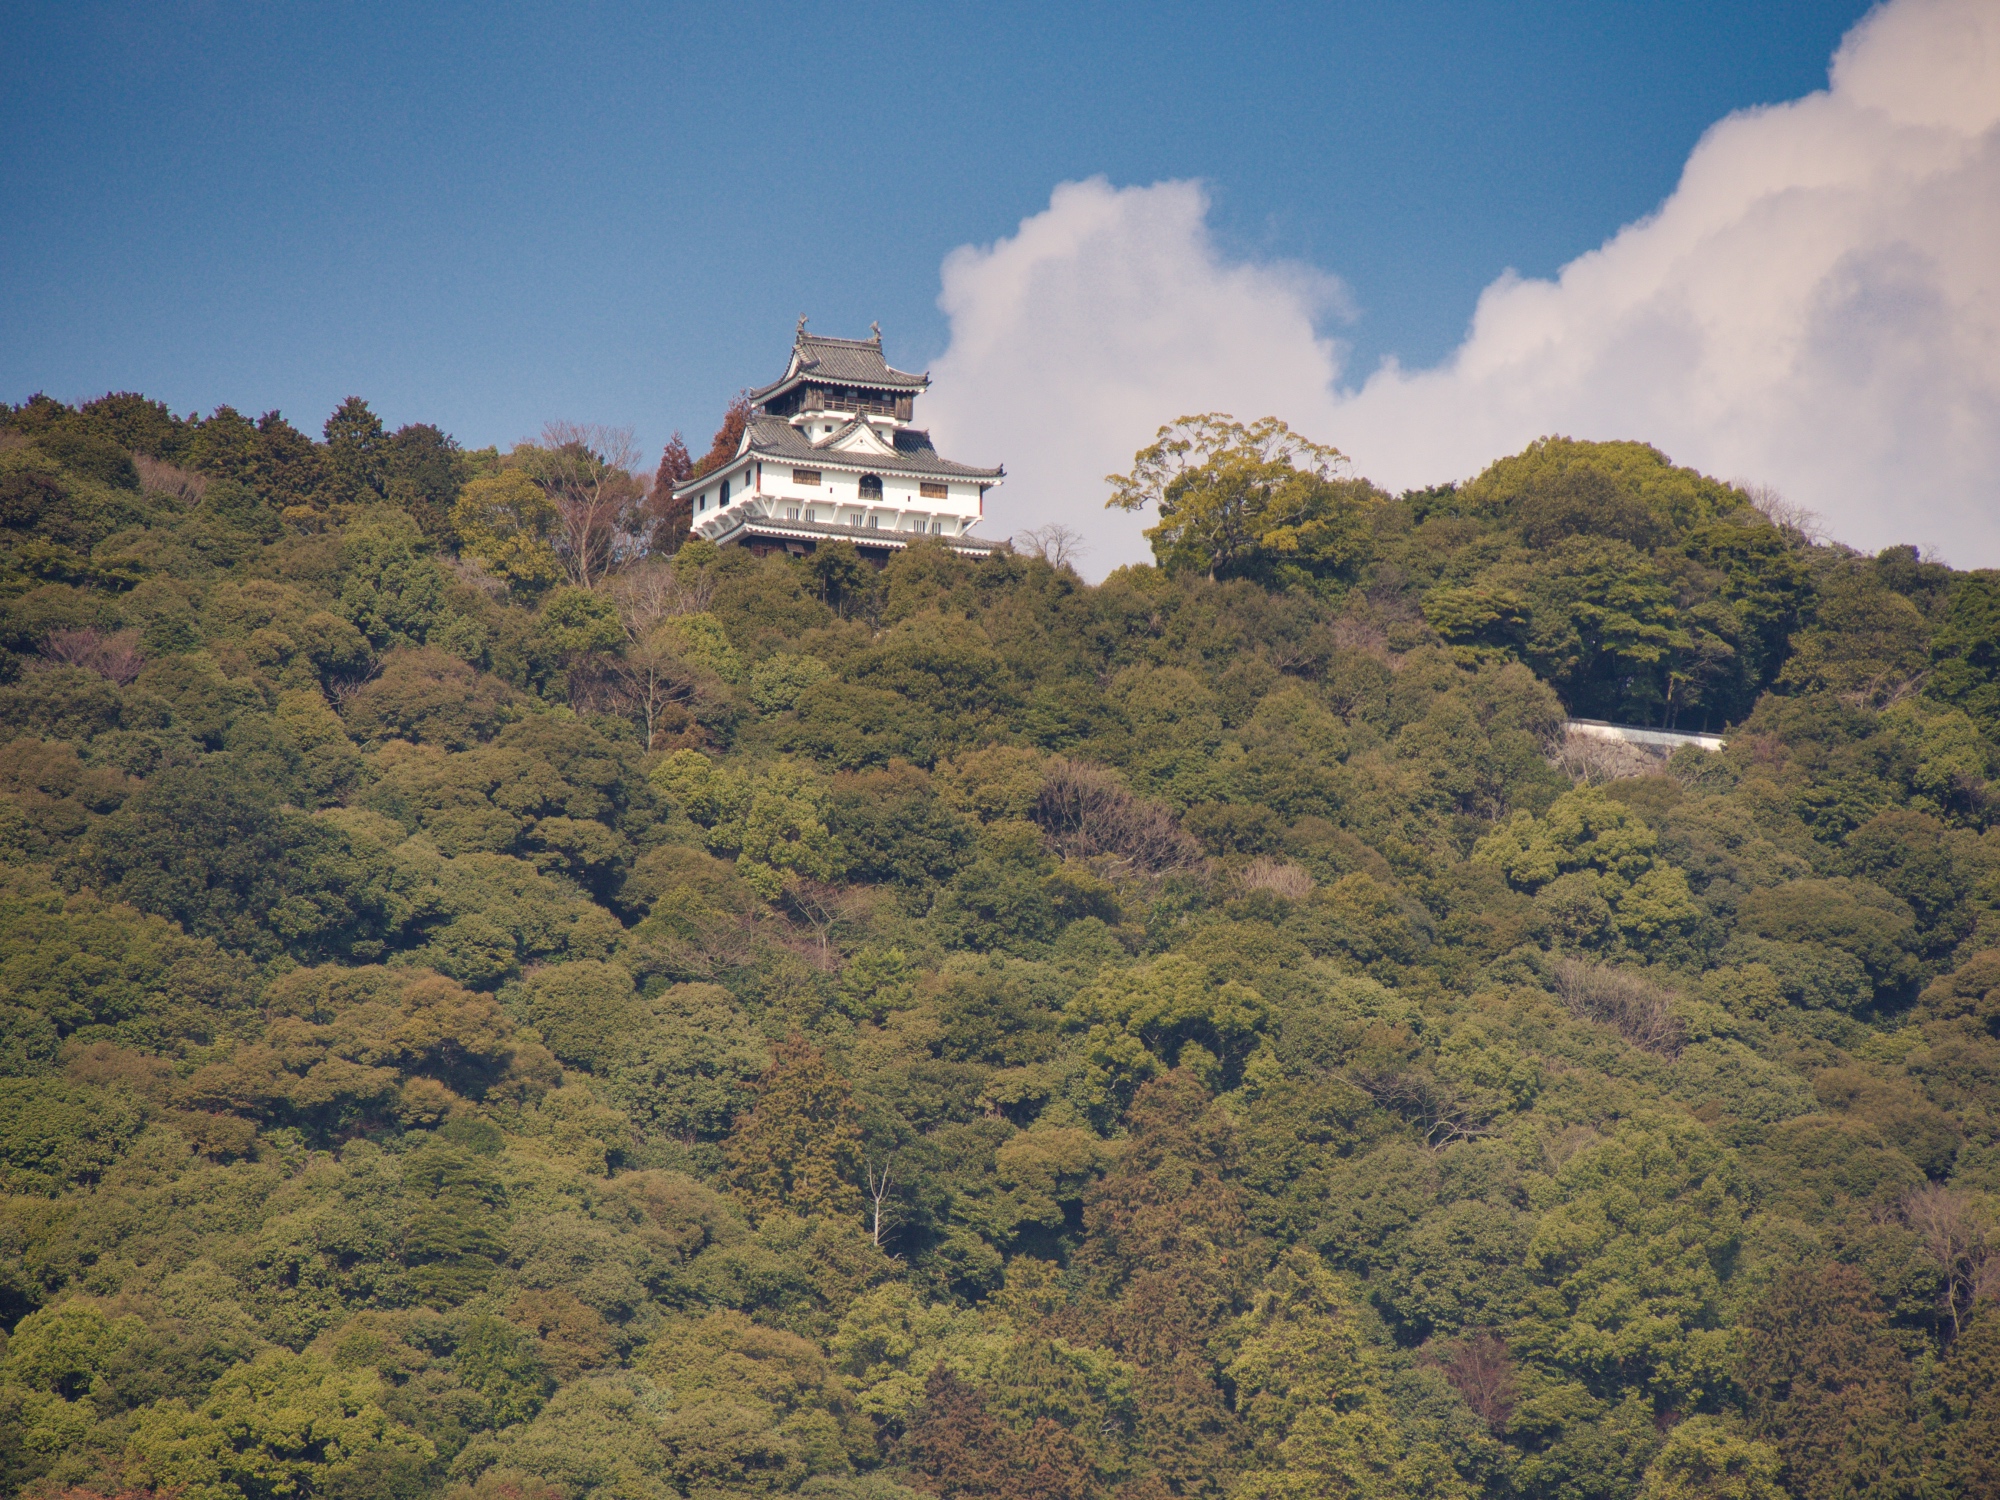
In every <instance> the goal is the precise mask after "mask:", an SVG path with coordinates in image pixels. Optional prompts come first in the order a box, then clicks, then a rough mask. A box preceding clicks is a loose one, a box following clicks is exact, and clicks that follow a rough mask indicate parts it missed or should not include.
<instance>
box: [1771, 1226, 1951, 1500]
mask: <svg viewBox="0 0 2000 1500" xmlns="http://www.w3.org/2000/svg"><path fill="white" fill-rule="evenodd" d="M1745 1323H1746V1329H1747V1332H1748V1334H1749V1340H1748V1346H1747V1348H1746V1349H1745V1350H1744V1354H1743V1363H1742V1367H1741V1370H1740V1371H1739V1374H1738V1378H1739V1379H1740V1380H1741V1382H1742V1385H1743V1390H1744V1393H1745V1394H1746V1395H1747V1396H1748V1398H1749V1404H1750V1420H1751V1423H1752V1426H1753V1428H1754V1429H1755V1431H1756V1432H1757V1434H1758V1435H1759V1436H1760V1437H1763V1438H1765V1439H1767V1440H1768V1441H1770V1442H1771V1443H1772V1444H1774V1445H1775V1446H1776V1447H1777V1449H1778V1451H1779V1453H1780V1454H1782V1455H1783V1457H1784V1460H1785V1463H1786V1466H1787V1470H1788V1475H1789V1480H1790V1488H1791V1489H1792V1491H1793V1492H1794V1493H1795V1494H1797V1495H1799V1496H1801V1497H1802V1500H1833V1497H1836V1496H1839V1497H1869V1500H1873V1497H1878V1496H1879V1497H1890V1496H1904V1495H1912V1496H1913V1495H1917V1494H1920V1493H1922V1488H1921V1483H1920V1471H1921V1468H1922V1464H1923V1456H1924V1453H1923V1441H1922V1438H1921V1436H1920V1433H1919V1429H1918V1424H1917V1413H1916V1409H1915V1406H1914V1404H1913V1402H1912V1401H1911V1398H1910V1367H1909V1361H1908V1360H1907V1359H1905V1358H1904V1355H1903V1352H1902V1350H1901V1349H1900V1348H1899V1347H1898V1346H1897V1341H1896V1337H1895V1334H1894V1333H1893V1332H1892V1331H1891V1330H1890V1329H1889V1327H1888V1321H1887V1319H1885V1318H1884V1317H1883V1315H1882V1305H1881V1299H1880V1298H1879V1297H1878V1296H1877V1295H1876V1292H1875V1289H1874V1288H1873V1287H1872V1286H1870V1285H1869V1284H1868V1281H1867V1279H1866V1278H1865V1277H1863V1276H1862V1275H1861V1273H1860V1272H1858V1271H1856V1270H1854V1269H1853V1268H1852V1267H1849V1266H1840V1265H1834V1266H1828V1267H1826V1268H1825V1269H1823V1270H1819V1271H1812V1270H1797V1271H1793V1272H1790V1273H1788V1274H1787V1275H1786V1276H1784V1277H1783V1278H1782V1279H1780V1280H1779V1282H1778V1283H1777V1285H1775V1286H1774V1287H1773V1288H1772V1289H1771V1290H1770V1292H1769V1293H1768V1294H1767V1295H1766V1296H1765V1297H1764V1298H1763V1300H1762V1301H1761V1302H1759V1303H1758V1304H1757V1306H1756V1307H1754V1308H1752V1309H1751V1310H1750V1313H1749V1315H1748V1317H1747V1318H1746V1319H1745Z"/></svg>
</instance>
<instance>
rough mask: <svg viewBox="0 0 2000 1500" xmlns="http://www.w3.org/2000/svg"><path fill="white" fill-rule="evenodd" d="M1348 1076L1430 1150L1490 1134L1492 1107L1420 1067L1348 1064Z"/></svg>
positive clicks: (1441, 1148)
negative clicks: (1399, 1119) (1352, 1065)
mask: <svg viewBox="0 0 2000 1500" xmlns="http://www.w3.org/2000/svg"><path fill="white" fill-rule="evenodd" d="M1347 1077H1348V1080H1349V1081H1350V1082H1351V1083H1353V1084H1354V1086H1355V1087H1356V1088H1358V1089H1360V1090H1361V1092H1362V1093H1364V1094H1366V1095H1367V1096H1368V1097H1369V1098H1371V1099H1373V1100H1374V1101H1375V1102H1376V1103H1377V1104H1379V1105H1380V1106H1381V1107H1382V1108H1383V1109H1386V1110H1387V1111H1388V1112H1389V1113H1390V1114H1392V1115H1396V1116H1399V1117H1400V1118H1401V1119H1402V1120H1403V1122H1404V1123H1405V1124H1407V1125H1409V1126H1410V1127H1411V1128H1412V1129H1414V1130H1415V1131H1417V1133H1418V1134H1419V1135H1421V1136H1422V1137H1423V1138H1424V1144H1425V1145H1426V1146H1428V1147H1430V1149H1431V1150H1433V1151H1442V1150H1443V1149H1444V1148H1445V1147H1446V1146H1449V1145H1450V1144H1451V1143H1452V1142H1453V1141H1470V1140H1476V1139H1478V1138H1479V1137H1480V1136H1483V1135H1490V1134H1491V1133H1492V1129H1493V1127H1492V1125H1491V1123H1490V1121H1491V1118H1492V1114H1493V1111H1492V1109H1491V1108H1489V1107H1488V1106H1486V1105H1485V1104H1482V1103H1481V1102H1479V1101H1477V1100H1474V1099H1469V1098H1467V1097H1466V1096H1465V1095H1464V1094H1462V1093H1460V1092H1459V1090H1458V1089H1457V1088H1456V1087H1455V1086H1454V1085H1452V1084H1451V1083H1450V1082H1448V1081H1446V1080H1445V1079H1442V1078H1439V1077H1438V1076H1437V1075H1436V1074H1435V1073H1432V1072H1430V1071H1429V1070H1428V1069H1423V1068H1350V1069H1348V1071H1347Z"/></svg>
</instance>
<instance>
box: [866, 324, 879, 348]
mask: <svg viewBox="0 0 2000 1500" xmlns="http://www.w3.org/2000/svg"><path fill="white" fill-rule="evenodd" d="M868 331H869V332H870V333H872V334H874V335H875V342H876V343H878V344H879V343H881V342H882V325H881V324H880V323H879V322H876V323H870V324H869V325H868Z"/></svg>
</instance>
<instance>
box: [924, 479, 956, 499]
mask: <svg viewBox="0 0 2000 1500" xmlns="http://www.w3.org/2000/svg"><path fill="white" fill-rule="evenodd" d="M917 489H918V490H919V491H920V492H921V493H922V495H923V497H924V498H925V499H926V500H943V499H945V498H946V497H947V496H949V495H950V494H951V487H950V486H949V485H943V484H931V483H930V482H928V481H926V482H925V483H923V484H920V485H918V486H917Z"/></svg>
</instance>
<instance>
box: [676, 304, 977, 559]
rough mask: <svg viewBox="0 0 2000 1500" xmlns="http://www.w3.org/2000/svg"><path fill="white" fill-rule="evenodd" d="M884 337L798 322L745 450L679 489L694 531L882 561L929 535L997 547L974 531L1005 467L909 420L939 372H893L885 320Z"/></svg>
mask: <svg viewBox="0 0 2000 1500" xmlns="http://www.w3.org/2000/svg"><path fill="white" fill-rule="evenodd" d="M873 333H874V336H873V337H872V338H866V339H829V338H821V337H820V336H819V335H818V334H811V333H807V332H806V320H805V319H804V318H801V319H799V330H798V336H797V337H796V338H795V339H794V340H793V342H792V358H791V362H790V363H789V364H788V365H786V367H785V373H784V375H783V376H781V377H780V378H779V379H777V380H775V381H773V382H772V383H771V384H770V385H767V386H765V387H764V388H763V389H762V390H757V391H752V392H751V393H750V398H749V399H750V417H749V421H748V422H747V423H746V424H745V426H744V429H743V440H742V442H740V443H738V444H737V446H736V456H735V457H733V458H731V459H730V460H729V461H728V462H727V463H724V464H721V465H718V466H717V467H716V468H714V469H712V470H710V471H709V472H708V473H706V474H703V475H702V476H701V477H700V478H698V479H690V480H688V481H687V483H685V484H683V485H680V486H678V487H677V488H676V489H675V490H674V498H675V499H677V500H679V499H686V500H689V501H690V502H691V504H690V507H689V509H690V515H689V523H690V527H691V532H690V534H691V535H693V536H699V537H706V538H707V539H708V540H709V541H711V542H714V543H716V544H717V545H719V546H739V547H744V548H747V549H748V550H750V551H752V552H756V553H759V554H762V553H765V552H789V553H791V554H793V555H794V556H798V555H803V554H805V553H808V552H811V551H812V550H813V549H814V547H816V546H817V545H818V544H819V543H820V542H826V541H846V542H852V543H853V544H854V545H855V547H856V548H858V549H859V550H860V551H861V553H862V555H863V556H864V557H868V558H869V559H870V560H871V561H874V562H877V563H880V562H883V561H886V560H887V558H888V555H889V553H890V552H892V551H895V550H897V549H899V548H903V547H907V546H908V545H909V544H910V543H911V542H913V541H915V540H916V539H917V538H918V537H920V536H932V537H937V538H939V539H941V540H942V541H943V542H944V543H945V545H947V546H949V547H951V548H952V549H954V550H955V551H958V552H965V553H972V554H975V555H984V554H986V553H988V552H991V551H992V550H993V549H994V547H995V546H996V545H997V544H996V543H993V542H989V541H985V540H983V539H975V538H974V537H973V536H972V535H971V532H972V529H973V527H975V526H977V525H978V524H979V522H980V518H981V517H982V516H983V515H984V514H985V509H986V492H987V491H988V490H990V489H992V488H993V487H994V486H995V485H997V484H999V483H1000V481H1001V479H1002V478H1003V477H1004V475H1005V473H1006V471H1005V470H1004V469H999V468H994V469H978V468H974V467H972V466H971V465H969V464H959V463H953V462H952V461H951V460H950V459H948V458H943V457H940V456H939V454H938V451H937V449H936V448H934V447H932V446H931V439H930V434H929V433H927V432H924V431H922V430H921V429H919V428H916V427H912V426H911V425H910V422H911V417H912V413H913V411H914V408H915V406H916V400H917V395H918V393H919V392H921V391H924V390H926V389H928V388H929V386H930V383H931V379H930V376H929V375H912V374H910V373H908V372H907V371H904V370H896V369H891V368H890V366H889V363H888V361H887V360H885V359H884V358H883V357H882V330H881V328H880V326H879V325H878V326H876V327H875V328H874V330H873Z"/></svg>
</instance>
